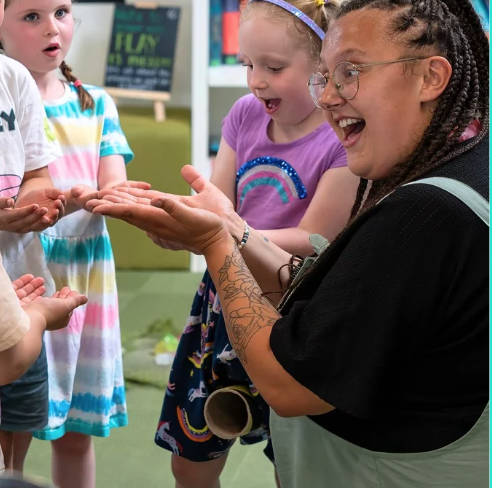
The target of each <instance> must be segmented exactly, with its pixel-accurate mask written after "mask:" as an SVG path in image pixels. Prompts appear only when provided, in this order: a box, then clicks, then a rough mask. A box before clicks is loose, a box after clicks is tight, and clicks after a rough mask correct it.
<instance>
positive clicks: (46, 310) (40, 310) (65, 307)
mask: <svg viewBox="0 0 492 488" xmlns="http://www.w3.org/2000/svg"><path fill="white" fill-rule="evenodd" d="M86 303H87V297H86V296H84V295H81V294H80V293H78V292H76V291H72V290H71V289H70V288H68V287H64V288H62V289H61V290H60V291H57V292H56V293H55V294H54V295H53V296H52V297H51V298H40V297H39V298H34V299H33V300H32V301H30V302H27V301H26V300H24V301H23V307H24V310H25V312H26V313H27V314H28V315H31V314H41V315H43V317H44V319H45V320H46V324H47V325H46V330H59V329H63V328H64V327H66V326H67V325H68V323H69V322H70V318H71V317H72V313H73V311H74V310H75V309H76V308H78V307H80V306H81V305H84V304H86Z"/></svg>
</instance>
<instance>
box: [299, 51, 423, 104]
mask: <svg viewBox="0 0 492 488" xmlns="http://www.w3.org/2000/svg"><path fill="white" fill-rule="evenodd" d="M427 57H428V56H422V57H415V58H403V59H395V60H392V61H376V62H374V63H365V64H353V63H350V62H349V61H342V62H341V63H338V64H337V65H336V66H335V69H334V70H333V74H330V72H327V73H326V74H323V73H319V72H318V73H312V74H311V76H310V77H309V82H308V86H309V93H310V94H311V98H312V99H313V102H314V104H315V105H316V107H318V108H321V106H320V103H319V101H320V99H321V97H322V95H323V92H324V91H325V88H326V85H327V84H328V82H329V81H330V78H332V79H333V84H334V85H335V88H336V89H337V91H338V93H339V94H340V96H341V97H342V98H344V99H345V100H352V99H353V98H355V96H356V95H357V93H358V91H359V73H360V72H361V70H362V69H363V68H368V67H370V66H378V65H382V64H394V63H404V62H406V61H421V60H422V59H427Z"/></svg>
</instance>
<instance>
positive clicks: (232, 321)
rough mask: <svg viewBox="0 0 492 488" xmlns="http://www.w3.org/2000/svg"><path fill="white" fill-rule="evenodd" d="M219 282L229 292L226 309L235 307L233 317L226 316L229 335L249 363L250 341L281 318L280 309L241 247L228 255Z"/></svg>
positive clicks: (232, 312)
mask: <svg viewBox="0 0 492 488" xmlns="http://www.w3.org/2000/svg"><path fill="white" fill-rule="evenodd" d="M219 285H220V286H222V287H223V289H224V290H225V292H226V296H225V302H226V303H224V304H223V305H224V306H223V310H224V312H225V311H226V310H227V309H229V308H230V309H231V312H229V314H228V315H229V320H226V324H227V332H228V334H229V339H230V341H231V343H232V346H233V347H234V350H235V351H236V354H237V356H238V358H239V359H240V360H241V361H242V362H244V363H247V362H248V361H247V357H246V348H247V346H248V344H249V342H250V341H251V339H252V338H253V336H254V335H255V334H256V333H257V332H258V331H260V330H261V329H263V328H264V327H272V326H273V324H274V323H275V322H276V321H277V320H278V313H277V311H276V310H275V308H274V307H273V306H272V305H271V304H270V303H269V302H268V301H267V300H266V299H265V298H264V297H263V295H262V292H261V290H260V288H259V286H258V285H257V283H256V281H255V279H254V278H253V276H252V275H251V272H250V271H249V269H248V268H247V266H246V263H245V262H244V260H243V258H242V256H241V253H240V252H239V250H238V249H237V248H236V249H235V250H234V252H233V253H232V256H226V259H225V262H224V264H223V266H222V268H221V269H220V270H219ZM232 302H234V304H233V305H232V306H231V303H232Z"/></svg>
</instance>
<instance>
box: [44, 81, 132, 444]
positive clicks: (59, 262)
mask: <svg viewBox="0 0 492 488" xmlns="http://www.w3.org/2000/svg"><path fill="white" fill-rule="evenodd" d="M76 84H77V85H78V84H79V83H76ZM80 88H84V89H85V90H86V91H87V93H88V94H89V95H90V96H91V98H92V99H93V101H94V108H93V109H88V110H86V111H83V110H82V108H81V103H80V100H79V93H78V88H77V87H76V86H74V84H65V85H64V94H63V96H62V97H61V98H60V99H58V100H55V101H50V102H45V108H46V114H47V116H48V120H49V123H50V124H51V126H52V128H53V131H54V133H55V134H56V137H57V140H58V143H59V144H60V146H61V149H62V152H63V157H62V158H61V159H59V160H58V161H56V162H55V163H53V164H52V165H51V166H50V173H51V177H52V179H53V181H56V184H57V185H59V187H60V188H61V189H62V190H64V191H65V195H66V197H67V202H68V205H67V207H68V212H70V210H74V212H73V213H71V214H70V215H68V216H66V217H65V218H63V219H62V220H61V221H60V222H59V225H56V226H55V227H52V228H49V229H47V230H46V231H45V232H44V233H42V234H41V242H42V244H43V247H44V250H45V253H46V256H47V260H48V267H49V269H50V271H51V273H52V275H53V278H54V280H55V282H56V284H57V285H59V286H74V287H75V286H78V287H79V289H81V290H84V293H86V294H87V296H88V298H89V302H88V304H87V306H86V307H83V308H82V309H80V310H78V311H77V312H76V313H74V315H73V317H72V320H71V322H70V325H69V327H68V329H67V330H66V331H63V332H62V333H61V334H56V335H53V336H50V337H47V338H46V340H45V342H46V346H47V355H48V375H49V383H50V409H49V423H48V426H47V427H46V428H45V429H44V430H42V431H40V432H37V433H36V437H39V438H41V439H46V440H54V439H58V438H60V437H62V436H63V435H64V434H65V433H66V432H78V433H81V434H86V435H96V436H101V437H105V436H107V435H109V431H110V429H111V428H112V427H120V426H124V425H126V424H127V414H126V404H125V388H124V382H123V368H122V361H121V341H120V327H119V316H118V296H117V292H116V279H115V267H114V260H113V253H112V250H111V243H110V240H109V234H108V231H107V229H106V222H105V220H104V218H102V217H101V216H99V215H94V214H92V213H90V212H89V211H86V210H84V209H83V208H82V209H80V207H84V202H85V201H86V200H87V197H86V195H89V194H92V193H93V190H94V189H97V188H100V187H108V186H111V184H109V185H108V181H109V179H113V178H114V174H113V170H114V171H115V172H116V174H118V173H119V174H118V176H117V177H116V179H113V181H112V183H118V181H120V180H121V179H122V178H123V179H126V174H125V170H124V163H128V162H129V161H130V160H131V159H132V157H133V154H132V152H131V150H130V148H129V146H128V143H127V141H126V139H125V136H124V135H123V133H122V131H121V128H120V125H119V121H118V113H117V110H116V107H115V105H114V103H113V101H112V99H111V98H110V97H109V95H107V94H106V92H105V91H104V90H102V89H101V88H96V87H93V86H86V85H83V87H80ZM112 165H115V168H113V167H112ZM118 166H120V168H118ZM103 180H106V181H103ZM116 180H118V181H116ZM73 187H75V188H76V189H77V190H78V191H80V192H82V191H83V192H84V193H83V195H82V196H81V197H79V198H74V197H73V196H74V194H76V193H75V191H74V190H72V188H73Z"/></svg>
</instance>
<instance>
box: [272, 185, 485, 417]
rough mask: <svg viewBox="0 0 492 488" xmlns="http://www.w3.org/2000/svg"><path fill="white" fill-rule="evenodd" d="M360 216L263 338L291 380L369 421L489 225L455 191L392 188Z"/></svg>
mask: <svg viewBox="0 0 492 488" xmlns="http://www.w3.org/2000/svg"><path fill="white" fill-rule="evenodd" d="M360 220H361V221H360V222H356V223H355V224H354V227H355V230H354V229H353V228H352V229H349V230H348V231H347V233H346V234H348V235H349V236H350V237H349V238H348V239H347V237H346V236H344V237H342V238H341V239H339V240H338V241H336V242H335V243H334V244H333V246H332V249H330V250H328V254H327V256H328V257H329V256H330V253H333V254H335V255H337V258H336V259H335V260H334V262H333V259H332V262H330V259H323V258H321V259H322V262H321V264H320V265H319V266H318V267H317V269H316V270H315V271H314V272H313V273H312V274H311V276H310V277H309V278H308V279H307V280H306V282H305V283H304V284H303V287H304V290H306V289H307V290H308V293H304V294H302V293H301V295H303V296H301V297H299V301H296V302H294V303H293V305H292V306H291V308H290V310H289V312H288V314H286V315H285V316H284V317H282V318H281V319H279V320H278V321H277V323H276V324H275V325H274V327H273V330H272V334H271V339H270V343H271V348H272V350H273V353H274V355H275V357H276V358H277V360H278V361H279V363H280V364H281V365H282V366H283V367H284V369H285V370H286V371H287V372H288V373H289V374H291V375H292V376H293V377H294V378H295V379H296V380H297V381H298V382H300V383H301V384H302V385H304V386H306V387H307V388H308V389H310V390H311V391H312V392H314V393H315V394H317V395H318V396H319V397H320V398H322V399H323V400H325V401H326V402H328V403H329V404H331V405H333V406H334V407H336V408H337V409H340V410H341V411H343V412H345V413H347V414H350V415H353V416H356V417H361V418H369V417H371V416H372V415H373V414H374V413H375V412H376V411H377V409H378V405H379V404H380V402H382V401H384V400H383V398H384V397H385V396H386V395H385V392H387V390H388V388H391V385H392V384H394V382H395V381H398V371H399V369H400V368H402V367H405V368H408V367H409V365H410V366H411V364H412V361H414V360H415V358H416V357H417V355H418V354H422V351H423V349H425V344H426V342H427V341H428V338H429V337H430V336H431V335H432V333H433V327H435V326H436V324H437V323H438V322H439V320H441V319H442V314H443V313H445V302H446V301H450V300H451V301H452V300H453V290H456V289H459V286H458V285H459V284H457V280H459V273H460V269H461V268H460V267H462V264H463V263H464V262H466V260H467V259H469V256H466V254H467V252H468V253H469V250H470V249H471V247H470V246H469V243H470V241H471V240H472V239H474V238H476V235H477V232H479V233H480V238H482V232H483V238H484V239H486V235H487V234H488V230H487V228H486V226H485V225H484V224H483V223H482V222H481V221H480V220H479V219H478V217H476V216H475V214H473V213H472V212H471V210H470V209H468V207H466V206H465V205H464V204H463V203H462V202H461V201H459V200H458V199H457V198H456V197H454V196H452V195H450V194H448V193H447V192H445V191H443V190H440V189H437V188H434V187H430V186H428V185H414V186H411V187H405V188H401V189H399V190H397V191H396V192H395V193H394V194H393V195H391V196H390V197H388V198H387V199H386V200H384V201H383V202H382V203H380V204H379V205H378V206H377V207H375V208H374V209H372V210H370V211H369V212H368V213H367V214H366V216H364V217H362V218H361V219H360ZM477 229H478V231H477ZM483 263H484V266H486V263H487V257H486V256H484V260H483ZM294 300H295V298H294Z"/></svg>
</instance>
